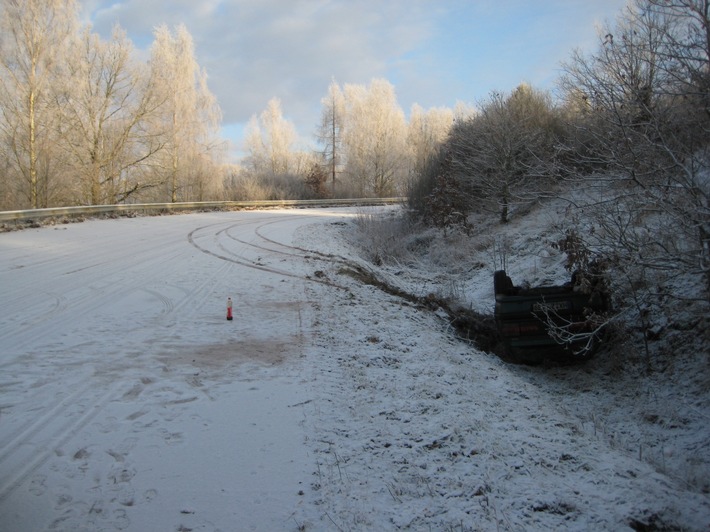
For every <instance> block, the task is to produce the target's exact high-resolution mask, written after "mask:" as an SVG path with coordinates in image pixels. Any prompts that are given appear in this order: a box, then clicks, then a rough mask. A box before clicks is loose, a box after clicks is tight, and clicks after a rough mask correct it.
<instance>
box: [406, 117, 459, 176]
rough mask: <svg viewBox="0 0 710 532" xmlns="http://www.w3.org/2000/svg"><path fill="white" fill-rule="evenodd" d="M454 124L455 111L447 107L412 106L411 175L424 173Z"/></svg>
mask: <svg viewBox="0 0 710 532" xmlns="http://www.w3.org/2000/svg"><path fill="white" fill-rule="evenodd" d="M453 124H454V111H453V110H451V109H449V108H447V107H435V108H432V109H426V110H425V109H424V108H423V107H422V106H420V105H418V104H414V105H413V106H412V109H411V111H410V113H409V124H408V126H407V146H408V148H409V152H410V165H411V166H410V168H411V169H410V174H411V175H413V176H421V175H422V174H423V173H424V171H425V170H426V168H427V166H428V165H429V163H430V161H431V159H432V157H434V156H436V155H437V153H438V152H439V149H440V148H441V146H442V144H443V143H444V141H445V140H446V139H447V137H448V135H449V133H450V132H451V128H452V126H453Z"/></svg>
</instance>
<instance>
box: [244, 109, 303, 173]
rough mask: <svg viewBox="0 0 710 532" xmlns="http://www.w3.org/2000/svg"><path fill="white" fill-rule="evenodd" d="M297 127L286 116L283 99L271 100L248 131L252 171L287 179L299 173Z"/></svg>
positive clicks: (249, 157)
mask: <svg viewBox="0 0 710 532" xmlns="http://www.w3.org/2000/svg"><path fill="white" fill-rule="evenodd" d="M297 138H298V137H297V135H296V128H295V127H294V126H293V123H292V122H291V121H289V120H287V119H286V118H284V116H283V112H282V110H281V100H279V99H278V98H272V99H271V100H269V102H268V103H267V105H266V109H265V110H264V111H263V112H262V113H261V114H260V115H259V117H258V118H257V117H256V115H255V116H252V117H251V120H250V121H249V125H248V128H247V135H246V149H247V152H248V156H247V162H248V165H249V169H250V170H251V171H252V172H253V173H254V174H255V175H258V176H259V175H260V176H285V175H288V174H291V173H295V172H296V171H298V164H297V158H296V157H295V152H294V150H295V145H296V141H297Z"/></svg>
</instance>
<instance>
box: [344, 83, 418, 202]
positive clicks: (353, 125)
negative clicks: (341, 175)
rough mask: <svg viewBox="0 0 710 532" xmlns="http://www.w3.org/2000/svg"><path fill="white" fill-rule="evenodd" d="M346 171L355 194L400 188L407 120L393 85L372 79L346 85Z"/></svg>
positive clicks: (380, 193)
mask: <svg viewBox="0 0 710 532" xmlns="http://www.w3.org/2000/svg"><path fill="white" fill-rule="evenodd" d="M343 93H344V95H345V109H346V122H345V133H344V135H343V147H344V151H345V156H346V163H345V174H346V175H347V178H348V180H349V182H350V184H351V186H352V187H353V189H354V191H355V192H356V193H357V194H358V195H362V196H368V195H375V196H377V197H386V196H389V195H392V194H396V193H399V192H401V191H402V189H403V185H404V177H405V175H406V174H405V167H406V136H407V129H406V121H405V117H404V112H403V111H402V109H401V108H400V107H399V104H398V103H397V96H396V94H395V90H394V86H393V85H392V84H391V83H389V82H388V81H387V80H384V79H374V80H372V81H371V83H370V85H369V87H365V86H362V85H345V87H344V90H343Z"/></svg>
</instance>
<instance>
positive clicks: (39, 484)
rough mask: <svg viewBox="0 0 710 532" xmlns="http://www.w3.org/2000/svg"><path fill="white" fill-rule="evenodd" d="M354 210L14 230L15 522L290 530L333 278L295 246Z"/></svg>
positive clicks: (11, 399)
mask: <svg viewBox="0 0 710 532" xmlns="http://www.w3.org/2000/svg"><path fill="white" fill-rule="evenodd" d="M341 216H342V214H333V213H332V212H326V211H291V212H288V213H286V212H279V211H267V212H240V213H221V214H200V215H189V216H169V217H164V218H135V219H123V220H120V221H90V222H87V223H81V224H72V225H62V226H56V227H53V228H52V227H49V228H43V229H38V230H30V231H22V232H16V233H11V234H3V235H0V279H1V283H2V301H3V308H4V309H5V312H3V313H2V316H1V317H0V345H2V358H1V359H0V365H1V370H2V378H1V380H0V391H1V393H2V394H1V395H0V398H1V399H0V400H1V404H0V408H1V409H2V410H0V519H1V521H0V529H1V530H3V531H5V530H7V531H10V530H16V531H20V530H26V531H27V530H44V529H59V530H84V529H86V530H93V529H99V528H101V529H103V528H106V529H112V528H118V529H121V528H127V529H131V530H174V529H179V527H180V526H184V527H185V528H186V529H187V528H191V527H193V526H194V524H195V522H197V523H201V524H202V525H203V526H208V527H209V528H211V529H218V528H221V529H223V530H233V529H234V528H233V526H234V523H239V529H242V530H250V529H254V530H267V529H271V530H276V529H284V528H286V527H287V523H288V522H289V519H290V518H291V515H292V514H293V513H294V511H295V509H296V508H297V506H298V505H299V504H300V502H301V500H302V496H301V495H299V491H302V490H303V489H304V484H303V483H305V482H306V481H307V480H308V479H309V478H310V474H311V472H312V469H313V466H312V465H311V464H310V463H309V459H308V456H307V451H306V448H305V446H304V433H303V429H302V427H301V422H302V419H303V413H302V409H301V408H299V407H298V406H297V405H298V404H299V403H301V402H303V401H304V397H305V396H304V393H305V387H304V386H302V385H301V377H300V375H299V373H300V369H299V362H300V358H301V356H302V349H303V342H304V306H307V305H306V302H305V301H304V298H305V294H304V285H305V284H307V283H311V282H319V281H318V280H317V279H314V280H313V281H309V280H307V278H306V276H307V275H309V274H312V273H313V270H314V268H313V267H311V266H310V265H309V263H310V262H312V260H311V259H308V258H304V256H305V255H306V253H305V252H303V251H300V250H298V249H295V248H293V247H290V243H291V240H292V236H293V232H294V231H295V230H296V229H297V228H298V227H299V226H301V225H303V224H306V223H313V222H314V221H317V220H319V219H323V218H324V217H325V218H328V217H336V218H339V217H341ZM334 290H337V289H334ZM228 296H231V297H232V298H233V299H234V301H235V308H234V311H235V312H234V313H235V320H234V321H232V322H228V321H226V320H225V313H226V300H227V297H228ZM274 367H277V368H278V369H277V370H274V369H273V368H274ZM205 507H206V508H209V509H210V510H212V509H214V508H219V511H218V512H213V515H205V513H204V512H202V513H201V514H200V513H199V511H198V509H203V508H205ZM245 508H247V509H248V510H247V511H245V510H244V509H245ZM292 524H293V521H292V522H291V525H292Z"/></svg>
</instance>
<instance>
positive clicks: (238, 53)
mask: <svg viewBox="0 0 710 532" xmlns="http://www.w3.org/2000/svg"><path fill="white" fill-rule="evenodd" d="M623 3H624V0H600V1H598V2H588V1H586V0H584V1H582V0H564V1H562V0H552V1H551V2H544V3H543V2H529V1H528V0H524V1H523V0H510V1H507V0H506V2H500V1H498V0H496V1H493V0H490V1H487V2H470V1H468V0H445V1H443V0H442V1H435V0H390V1H388V2H381V0H200V1H193V0H173V1H171V2H170V3H169V4H166V3H165V2H163V1H162V0H125V1H118V2H116V1H111V0H83V2H82V5H84V7H85V9H86V11H87V12H89V13H90V18H91V20H92V22H93V24H94V28H95V29H96V30H97V31H99V32H100V33H101V34H102V35H104V36H105V37H108V35H109V34H110V30H111V27H112V25H113V24H115V23H119V24H120V25H121V26H122V27H123V28H125V29H126V31H127V32H128V35H129V36H130V37H131V39H132V40H133V41H134V43H135V44H136V46H138V47H140V48H143V49H146V48H147V47H148V46H149V45H150V43H151V42H152V30H153V28H154V27H155V26H158V25H160V24H167V25H168V26H171V27H173V26H176V25H178V24H181V23H182V24H185V26H186V27H187V29H188V30H189V32H190V33H191V35H192V36H193V39H194V41H195V46H196V54H197V58H198V61H199V63H200V65H201V66H202V67H203V68H205V69H206V70H207V73H208V76H209V86H210V89H211V90H212V92H214V94H215V95H216V96H217V98H218V100H219V103H220V106H221V108H222V111H223V116H224V123H225V125H226V126H229V125H237V124H243V123H244V122H246V121H247V120H248V119H249V117H250V116H252V115H253V114H258V113H260V112H261V111H262V110H263V109H264V108H265V107H266V103H267V102H268V100H269V99H271V98H272V97H278V98H280V99H281V101H282V106H283V111H284V114H285V115H286V117H287V118H289V119H291V120H292V121H293V122H294V123H295V125H296V127H297V128H298V131H299V133H300V134H301V135H302V136H305V137H308V136H309V135H310V134H311V133H312V132H313V131H314V128H315V124H316V122H317V120H318V114H319V109H320V99H321V97H322V96H323V95H324V94H325V93H326V91H327V87H328V84H329V83H330V81H331V79H333V78H334V79H336V80H337V81H338V82H340V83H362V84H367V83H369V82H370V80H371V79H373V78H376V77H384V78H387V79H388V80H389V81H391V82H392V83H393V84H394V85H395V87H396V89H397V93H398V95H399V97H400V104H401V105H402V107H403V108H404V109H405V110H406V111H408V110H409V107H410V106H411V105H412V104H413V103H415V102H416V103H420V104H422V105H423V106H425V107H430V106H442V105H449V106H453V105H454V103H455V101H456V100H463V101H467V102H472V101H474V100H475V99H480V98H483V97H485V96H486V94H487V93H488V92H489V91H490V90H493V89H501V90H509V88H510V87H509V85H513V86H514V85H515V84H517V83H519V82H520V81H523V80H525V81H529V82H531V83H533V84H536V83H538V82H540V83H545V82H549V80H551V79H552V78H553V77H554V69H556V68H558V65H559V61H560V60H561V59H563V58H565V57H567V56H568V54H569V52H570V51H571V50H572V48H574V47H575V46H583V47H584V46H588V45H589V42H590V41H592V40H593V35H594V29H593V27H594V23H595V22H601V21H602V20H603V19H604V18H605V17H606V18H613V17H614V16H615V14H616V13H617V12H618V10H619V8H620V7H621V6H622V5H623ZM580 40H582V41H583V42H580Z"/></svg>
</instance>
